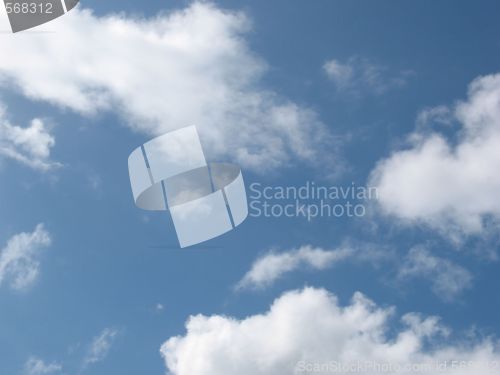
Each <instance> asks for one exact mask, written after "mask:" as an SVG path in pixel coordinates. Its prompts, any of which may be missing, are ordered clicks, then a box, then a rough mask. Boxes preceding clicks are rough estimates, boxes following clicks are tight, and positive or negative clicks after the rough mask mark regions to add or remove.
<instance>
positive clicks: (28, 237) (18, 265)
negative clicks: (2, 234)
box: [0, 224, 51, 290]
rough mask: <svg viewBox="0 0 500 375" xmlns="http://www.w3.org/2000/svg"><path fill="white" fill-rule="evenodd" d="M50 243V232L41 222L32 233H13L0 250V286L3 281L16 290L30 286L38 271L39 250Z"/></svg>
mask: <svg viewBox="0 0 500 375" xmlns="http://www.w3.org/2000/svg"><path fill="white" fill-rule="evenodd" d="M50 243H51V238H50V234H49V232H47V231H46V230H45V228H44V227H43V224H38V225H37V226H36V228H35V230H34V231H33V232H32V233H19V234H16V235H14V236H13V237H12V238H11V239H10V240H9V241H8V242H7V245H6V246H5V247H4V248H3V249H2V250H1V251H0V286H1V285H2V283H3V282H6V283H8V284H9V285H10V286H11V287H12V288H13V289H16V290H21V289H26V288H28V287H29V286H31V285H32V284H33V283H34V282H35V281H36V279H37V277H38V275H39V273H40V261H39V260H38V258H39V256H40V250H41V249H43V248H46V247H47V246H49V245H50Z"/></svg>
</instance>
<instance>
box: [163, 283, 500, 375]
mask: <svg viewBox="0 0 500 375" xmlns="http://www.w3.org/2000/svg"><path fill="white" fill-rule="evenodd" d="M393 315H394V309H392V308H380V307H377V306H376V305H375V304H374V303H373V302H372V301H370V300H368V299H367V298H366V297H364V296H363V295H361V294H360V293H356V294H355V295H354V297H353V299H352V302H351V304H350V305H348V306H345V307H343V306H340V304H339V302H338V300H337V299H336V297H335V296H333V295H331V294H329V293H328V292H326V291H325V290H318V289H311V288H307V289H304V290H302V291H294V292H290V293H287V294H285V295H283V296H282V297H280V298H278V299H277V300H276V301H275V302H274V303H273V304H272V306H271V308H270V310H269V311H268V312H267V313H265V314H260V315H254V316H250V317H247V318H245V319H243V320H238V319H234V318H230V317H226V316H219V315H214V316H209V317H207V316H202V315H197V316H192V317H190V319H189V320H188V322H187V325H186V329H187V332H186V334H185V335H184V336H177V337H172V338H170V339H169V340H168V341H166V342H165V343H164V345H163V346H162V348H161V353H162V355H163V357H164V359H165V363H166V366H167V368H168V371H169V373H171V374H174V375H188V374H189V375H198V374H203V375H212V374H214V375H215V374H216V375H233V374H236V373H237V374H241V375H246V374H248V375H257V374H258V375H267V374H269V375H285V374H286V375H288V374H299V373H313V372H314V373H330V372H335V373H338V374H348V373H352V368H353V367H350V368H349V370H351V371H342V368H340V369H339V367H340V366H357V365H362V366H368V365H370V364H371V365H374V366H392V367H391V368H392V369H393V370H394V371H393V372H391V373H400V374H403V373H405V374H417V373H418V374H443V373H444V374H452V375H473V374H478V373H480V374H484V375H489V374H491V375H493V374H496V373H497V371H498V370H497V369H495V368H493V366H492V364H493V363H498V360H499V359H500V352H499V349H500V348H499V345H498V342H497V341H496V340H493V339H490V340H484V341H476V340H473V339H469V341H462V340H461V341H460V343H459V344H458V343H457V344H456V345H453V344H452V343H451V342H450V341H451V340H450V332H449V330H448V329H446V328H444V327H443V326H442V325H441V324H440V322H439V319H438V318H436V317H422V316H421V315H419V314H414V313H412V314H407V315H404V316H403V317H402V318H401V325H400V326H399V325H397V326H398V327H400V328H397V329H396V331H395V332H394V331H393V329H391V326H392V325H391V322H392V317H393ZM443 338H447V341H444V342H443ZM445 361H448V362H446V363H447V366H448V367H447V368H446V369H445V371H443V370H442V369H441V368H438V367H437V366H443V364H444V363H445ZM451 361H470V363H467V364H462V366H461V367H460V366H458V365H457V364H455V365H453V363H454V362H451ZM411 365H413V366H415V368H416V369H414V370H412V369H410V371H404V370H405V369H406V368H407V366H411ZM398 366H400V368H399V369H398ZM426 366H427V368H426ZM453 366H454V367H453ZM363 372H364V373H366V374H377V373H380V372H383V371H381V370H376V369H370V368H366V371H363Z"/></svg>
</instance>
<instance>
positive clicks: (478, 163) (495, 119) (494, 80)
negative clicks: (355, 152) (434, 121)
mask: <svg viewBox="0 0 500 375" xmlns="http://www.w3.org/2000/svg"><path fill="white" fill-rule="evenodd" d="M450 113H451V115H452V117H453V118H454V120H456V121H458V122H459V123H460V124H461V126H462V128H461V130H460V132H459V133H458V134H457V139H456V140H449V139H448V138H447V137H445V136H444V135H442V134H440V133H438V132H436V131H431V130H427V131H420V130H421V128H420V127H419V131H417V132H415V133H414V134H412V135H411V136H410V144H411V146H410V148H408V149H405V150H401V151H396V152H394V153H393V154H392V155H391V156H390V157H389V158H387V159H385V160H382V161H380V162H379V163H378V165H377V167H376V169H375V170H374V171H373V172H372V175H371V181H370V184H371V185H372V186H376V187H377V188H378V193H379V198H380V200H379V203H380V206H381V208H382V211H383V212H384V213H385V214H387V215H391V216H394V217H398V218H400V219H403V221H404V222H407V223H410V224H413V223H423V224H425V225H427V226H429V227H431V228H434V229H437V230H438V231H440V232H442V233H445V234H446V235H448V236H449V237H450V238H452V239H454V240H456V241H458V240H460V239H461V238H462V237H463V236H464V235H474V234H475V235H480V234H484V233H486V231H487V230H489V229H492V228H497V227H498V220H499V219H500V199H499V194H498V192H499V191H500V173H498V170H499V169H498V166H499V165H500V153H499V152H498V150H499V149H500V74H497V75H489V76H485V77H480V78H477V79H476V80H474V81H473V82H472V84H471V85H470V87H469V95H468V99H467V100H466V101H463V102H459V103H458V104H457V105H455V106H454V107H453V108H452V109H450ZM436 115H438V122H439V119H442V120H441V121H440V122H441V123H442V122H443V121H444V122H445V123H446V122H447V121H449V120H447V118H449V117H448V114H447V111H446V110H444V109H441V110H440V111H439V112H438V113H434V115H433V116H431V118H435V117H436ZM442 116H444V120H443V117H442ZM420 118H422V116H420Z"/></svg>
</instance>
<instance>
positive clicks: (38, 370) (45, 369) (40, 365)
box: [24, 357, 63, 375]
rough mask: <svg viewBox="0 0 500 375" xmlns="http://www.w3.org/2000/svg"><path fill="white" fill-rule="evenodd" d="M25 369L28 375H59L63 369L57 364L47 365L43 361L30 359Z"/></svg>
mask: <svg viewBox="0 0 500 375" xmlns="http://www.w3.org/2000/svg"><path fill="white" fill-rule="evenodd" d="M24 368H25V372H26V374H27V375H45V374H54V373H59V372H61V370H62V368H63V367H62V365H61V364H60V363H57V362H51V363H46V362H45V361H44V360H43V359H40V358H37V357H30V358H29V359H28V360H27V361H26V364H25V365H24Z"/></svg>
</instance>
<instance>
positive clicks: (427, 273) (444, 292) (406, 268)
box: [399, 246, 472, 301]
mask: <svg viewBox="0 0 500 375" xmlns="http://www.w3.org/2000/svg"><path fill="white" fill-rule="evenodd" d="M399 277H400V278H401V279H404V280H408V279H410V280H411V279H416V278H422V279H424V280H427V281H428V282H429V283H431V285H432V290H433V292H434V293H435V294H436V295H437V296H438V297H440V298H441V299H442V300H445V301H454V300H455V299H456V297H457V296H459V295H460V294H461V293H462V292H463V291H464V290H466V289H468V288H470V287H471V285H472V274H471V273H470V272H469V271H468V270H467V269H465V268H464V267H462V266H460V265H458V264H455V263H453V262H452V261H450V260H448V259H444V258H440V257H437V256H435V255H433V254H431V252H430V251H429V250H427V249H426V248H425V247H423V246H417V247H414V248H412V249H411V250H410V251H409V252H408V255H407V256H406V258H405V259H404V261H403V264H402V266H401V268H400V269H399Z"/></svg>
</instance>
